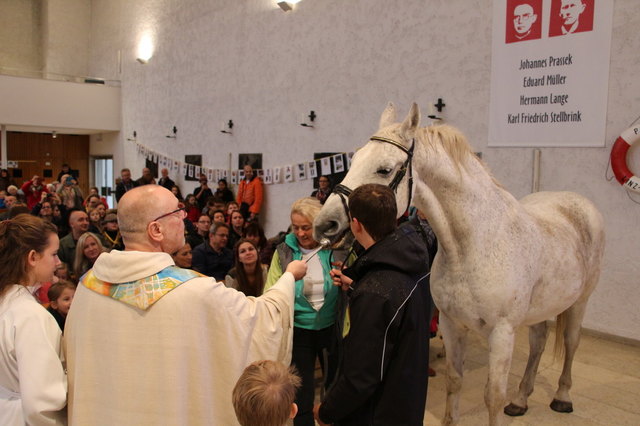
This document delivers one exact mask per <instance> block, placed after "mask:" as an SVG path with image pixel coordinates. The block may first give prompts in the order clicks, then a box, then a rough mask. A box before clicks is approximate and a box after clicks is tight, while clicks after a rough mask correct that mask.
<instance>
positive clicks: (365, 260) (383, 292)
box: [314, 184, 431, 425]
mask: <svg viewBox="0 0 640 426" xmlns="http://www.w3.org/2000/svg"><path fill="white" fill-rule="evenodd" d="M349 210H350V226H351V231H352V232H353V234H354V236H355V237H356V239H357V240H358V242H359V243H360V244H361V245H362V246H363V247H364V249H365V251H364V252H363V253H362V254H361V255H360V256H359V257H358V259H357V260H356V262H355V263H354V264H353V266H351V267H350V268H348V269H346V270H344V271H343V272H340V271H338V270H334V271H332V274H333V275H334V283H335V284H338V285H341V286H342V287H343V289H347V290H346V291H348V292H349V302H348V306H347V308H346V312H345V314H344V318H343V320H342V336H343V341H342V346H343V348H342V351H341V353H340V359H341V360H340V367H339V368H340V370H339V372H338V375H337V377H336V380H335V381H334V383H333V385H332V387H331V388H330V389H329V391H328V392H327V394H326V396H325V398H324V399H323V401H322V404H321V405H319V406H317V407H316V409H315V410H314V411H315V414H316V420H317V421H318V422H319V423H320V424H321V425H322V424H331V423H332V424H334V425H422V423H423V417H424V410H425V404H426V397H427V381H428V377H429V376H428V363H429V320H430V317H431V315H430V307H431V293H430V291H429V255H428V252H427V246H426V244H425V240H424V238H423V237H422V236H421V235H420V233H419V232H418V231H417V230H416V227H415V226H413V225H411V224H410V223H407V224H405V225H403V226H401V227H399V228H397V227H396V213H397V207H396V202H395V197H394V194H393V192H392V191H391V190H390V189H389V188H388V187H386V186H382V185H377V184H368V185H363V186H361V187H359V188H357V189H356V190H355V191H354V192H353V194H352V195H351V196H350V197H349Z"/></svg>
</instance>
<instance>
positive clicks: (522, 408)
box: [504, 321, 547, 416]
mask: <svg viewBox="0 0 640 426" xmlns="http://www.w3.org/2000/svg"><path fill="white" fill-rule="evenodd" d="M546 342H547V322H546V321H543V322H541V323H538V324H534V325H532V326H530V327H529V360H528V361H527V368H526V369H525V370H524V376H523V377H522V381H521V382H520V388H519V389H518V394H517V395H516V397H515V398H514V399H513V401H512V402H511V404H509V405H507V406H506V407H504V413H505V414H508V415H510V416H521V415H523V414H524V413H526V412H527V408H528V407H527V398H529V396H530V395H531V393H532V392H533V384H534V382H535V380H536V374H537V373H538V366H539V365H540V359H541V358H542V352H544V347H545V344H546Z"/></svg>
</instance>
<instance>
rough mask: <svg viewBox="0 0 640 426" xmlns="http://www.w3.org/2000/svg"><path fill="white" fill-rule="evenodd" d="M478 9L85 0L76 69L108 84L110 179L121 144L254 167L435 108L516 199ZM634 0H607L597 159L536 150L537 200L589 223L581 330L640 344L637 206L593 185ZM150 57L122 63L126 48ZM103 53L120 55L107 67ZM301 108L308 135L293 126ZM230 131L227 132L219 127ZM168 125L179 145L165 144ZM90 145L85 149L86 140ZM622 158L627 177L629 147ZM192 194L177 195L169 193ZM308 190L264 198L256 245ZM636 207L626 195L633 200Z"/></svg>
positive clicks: (447, 3) (630, 81)
mask: <svg viewBox="0 0 640 426" xmlns="http://www.w3.org/2000/svg"><path fill="white" fill-rule="evenodd" d="M491 5H492V2H491V1H489V0H474V1H469V0H431V1H428V2H425V1H421V0H405V1H402V2H390V1H386V0H350V1H341V0H325V1H317V0H303V1H302V2H301V3H299V4H298V5H297V6H296V9H295V10H294V11H293V12H288V13H283V12H282V11H281V10H280V9H278V8H277V6H275V2H274V1H272V0H244V1H234V2H223V1H206V2H205V1H193V0H191V1H177V0H138V1H135V2H131V1H127V0H93V1H92V2H91V7H92V10H91V36H90V40H91V42H90V58H89V73H90V74H92V75H98V76H101V77H104V78H109V79H120V80H122V98H123V127H122V128H123V131H122V133H121V134H120V135H118V136H117V137H113V136H111V137H107V138H105V139H103V141H107V142H108V143H109V144H110V145H111V146H113V147H115V146H116V145H117V146H118V147H119V150H117V151H116V153H115V163H116V168H117V169H118V170H119V168H120V167H123V166H126V167H130V168H131V169H132V170H133V171H134V175H137V174H138V173H139V170H140V169H141V168H142V167H143V164H144V160H143V159H142V158H139V157H138V156H137V153H136V150H135V147H134V145H133V144H131V143H130V142H127V141H126V139H127V137H130V135H131V134H132V133H133V131H134V130H136V131H137V133H138V141H139V142H141V143H144V144H146V145H148V146H150V147H152V148H153V149H154V150H156V151H158V152H162V153H165V154H167V155H169V156H171V157H174V158H178V159H182V158H183V156H184V155H185V154H202V155H203V164H205V165H207V166H210V167H215V168H225V167H228V165H229V154H230V153H231V155H232V162H233V164H234V165H235V164H237V154H238V153H250V152H262V153H263V155H264V157H263V164H264V166H265V167H274V166H281V165H285V164H289V163H295V162H300V161H305V160H309V159H311V158H312V156H313V153H314V152H322V151H350V150H353V149H354V148H356V147H358V146H360V145H361V144H362V143H363V142H364V141H365V140H366V139H367V137H368V136H369V135H370V134H371V133H373V132H374V131H375V130H376V129H377V123H378V119H379V115H380V113H381V111H382V109H383V108H384V106H385V105H386V103H387V102H388V101H394V102H395V103H396V104H397V105H398V106H399V108H400V111H401V114H406V112H407V110H408V107H409V105H410V103H411V102H413V101H416V102H418V104H419V105H421V106H422V107H423V115H426V109H427V108H426V105H428V104H430V103H433V102H435V100H436V99H437V98H438V97H442V98H444V100H445V102H446V104H447V107H446V108H445V111H444V113H443V114H444V117H445V119H446V121H447V122H448V123H450V124H453V125H455V126H457V127H459V128H460V129H462V130H463V131H464V132H465V133H466V134H467V136H468V137H469V140H470V142H471V144H472V145H473V147H474V149H475V150H476V151H482V152H483V158H484V159H485V161H486V162H487V163H488V164H489V166H490V167H491V168H492V170H493V172H494V174H495V175H496V177H497V178H498V179H499V180H500V181H501V182H502V183H503V184H504V185H505V186H506V187H507V188H508V189H509V190H510V191H511V192H513V194H514V195H516V196H517V197H522V196H524V195H526V194H528V193H529V191H530V190H531V184H532V182H531V181H532V163H533V161H532V159H533V150H532V149H529V148H526V149H525V148H488V147H487V133H488V122H487V120H488V116H489V112H488V106H489V91H490V87H489V81H490V67H491ZM636 9H637V1H636V0H618V1H616V2H615V9H614V23H613V41H612V49H611V73H610V83H609V101H608V102H609V105H608V115H607V137H606V141H603V143H605V144H606V147H604V148H589V149H584V148H580V149H568V148H565V149H563V148H543V149H542V162H541V185H540V189H541V190H572V191H577V192H580V193H582V194H584V195H586V196H588V197H589V198H591V199H592V200H593V201H594V202H595V203H596V205H597V206H598V207H599V208H600V209H601V211H602V212H603V213H604V215H605V218H606V223H607V241H608V243H607V251H606V257H605V262H604V265H603V274H602V278H601V281H600V286H599V287H598V289H597V290H596V291H595V294H594V295H593V297H592V301H591V303H590V306H589V309H588V312H587V317H586V320H585V326H586V327H588V328H592V329H596V330H600V331H604V332H608V333H612V334H616V335H620V336H624V337H629V338H634V339H640V328H639V327H638V324H639V323H640V314H639V312H640V310H638V308H637V307H638V305H640V295H639V292H638V288H640V278H639V277H640V262H639V261H638V260H637V258H636V256H637V252H638V250H637V249H638V246H639V241H640V226H639V225H640V205H638V204H635V203H633V202H632V201H631V200H630V199H629V197H627V194H625V192H624V190H623V189H622V188H621V187H620V186H619V185H618V184H617V183H615V182H609V181H607V180H606V179H605V171H606V168H607V160H608V156H609V151H610V148H611V145H612V144H613V141H614V140H615V138H616V137H617V135H618V134H619V133H620V132H621V131H623V130H624V129H626V128H627V127H629V126H630V124H631V123H632V122H633V121H634V120H635V119H636V117H637V116H638V115H639V114H640V79H638V78H637V75H636V74H637V70H638V69H640V55H638V52H640V37H638V36H637V28H639V27H640V14H638V13H637V10H636ZM144 33H147V34H149V35H150V36H151V37H152V38H153V39H154V41H155V53H154V56H153V57H152V59H151V60H150V61H149V63H148V64H147V65H141V64H139V63H137V62H136V61H135V57H136V47H137V44H138V41H139V39H140V37H142V35H143V34H144ZM118 58H121V63H120V62H119V60H118ZM310 110H314V111H316V113H317V114H318V120H317V125H316V127H315V128H314V129H308V128H303V127H301V126H299V125H298V123H299V120H300V117H301V116H302V114H304V113H308V112H309V111H310ZM229 119H233V121H234V123H236V127H234V134H233V135H232V136H230V135H225V134H222V133H220V131H219V130H220V127H221V124H222V123H223V122H224V121H226V120H229ZM174 125H176V126H177V128H178V138H177V139H176V140H171V139H167V138H165V135H167V134H168V133H169V129H170V128H171V127H172V126H174ZM92 144H94V145H96V150H97V149H98V147H97V145H98V144H99V143H98V142H97V141H93V142H92ZM634 151H635V152H632V155H631V156H630V158H632V160H630V164H631V168H632V169H633V168H635V169H636V173H640V162H639V161H638V160H639V158H640V155H638V151H640V150H638V149H635V150H634ZM192 188H193V184H184V189H187V191H185V192H188V190H190V189H192ZM311 189H312V188H311V182H310V181H302V182H295V183H290V184H280V185H272V186H268V187H267V191H266V197H267V200H268V201H267V204H266V212H265V214H264V219H265V225H266V229H267V233H268V234H269V235H273V234H275V233H276V232H277V231H279V230H283V229H285V228H286V227H287V225H288V211H289V206H290V205H291V203H292V202H293V201H294V200H295V199H297V198H298V197H301V196H305V195H308V194H309V193H310V192H311ZM635 198H640V197H638V196H636V197H635Z"/></svg>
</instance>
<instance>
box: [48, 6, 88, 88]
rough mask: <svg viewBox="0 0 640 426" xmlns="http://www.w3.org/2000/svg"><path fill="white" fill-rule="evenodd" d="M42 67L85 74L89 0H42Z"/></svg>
mask: <svg viewBox="0 0 640 426" xmlns="http://www.w3.org/2000/svg"><path fill="white" fill-rule="evenodd" d="M42 3H43V6H44V16H45V19H44V25H43V27H44V28H45V31H44V39H43V50H44V71H45V72H47V73H55V74H65V75H72V76H86V75H87V74H88V73H87V67H88V62H87V61H88V57H89V34H90V33H91V31H90V25H91V0H45V1H43V2H42Z"/></svg>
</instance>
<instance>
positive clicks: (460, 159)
mask: <svg viewBox="0 0 640 426" xmlns="http://www.w3.org/2000/svg"><path fill="white" fill-rule="evenodd" d="M419 135H420V138H419V139H420V140H421V141H422V143H424V145H425V147H427V148H431V149H434V148H435V145H436V144H439V145H440V146H442V148H443V149H444V150H445V152H446V153H447V155H449V157H450V158H451V160H452V161H453V163H454V165H455V166H456V167H457V168H458V169H467V170H468V165H469V161H474V160H475V161H477V162H478V163H479V164H480V165H481V166H482V167H483V168H484V170H485V171H486V172H487V174H488V175H489V177H490V178H491V180H493V182H494V183H495V184H496V185H497V186H499V187H501V188H502V187H503V186H502V184H501V183H500V182H498V181H497V180H496V178H495V177H494V176H493V174H492V173H491V170H490V169H489V167H488V166H487V165H486V164H485V162H484V161H482V159H480V158H479V157H478V156H477V155H476V154H475V152H473V150H472V149H471V145H469V142H468V141H467V138H466V137H465V136H464V134H463V133H462V132H461V131H460V130H458V129H456V128H455V127H453V126H449V125H447V124H436V125H432V126H427V127H422V128H420V129H419Z"/></svg>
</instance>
